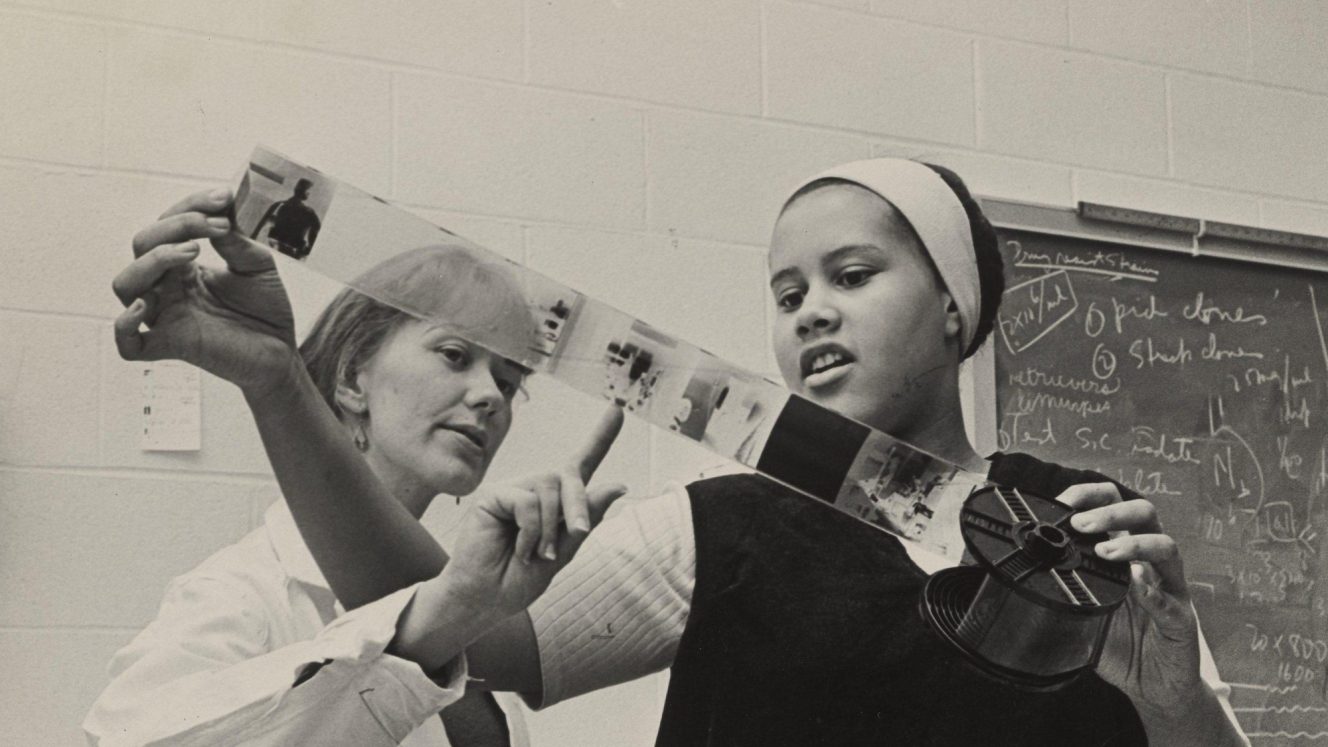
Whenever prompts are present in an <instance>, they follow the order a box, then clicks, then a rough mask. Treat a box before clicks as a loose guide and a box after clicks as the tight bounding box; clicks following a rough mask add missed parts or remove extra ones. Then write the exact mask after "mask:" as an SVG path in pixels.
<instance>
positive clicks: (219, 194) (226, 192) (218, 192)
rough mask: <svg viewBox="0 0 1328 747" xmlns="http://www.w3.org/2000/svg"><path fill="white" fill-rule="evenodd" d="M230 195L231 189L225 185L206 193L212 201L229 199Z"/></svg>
mask: <svg viewBox="0 0 1328 747" xmlns="http://www.w3.org/2000/svg"><path fill="white" fill-rule="evenodd" d="M230 196H231V191H230V189H229V188H227V187H222V188H220V189H214V190H212V191H211V192H209V193H208V199H209V200H212V201H213V202H225V201H226V200H228V199H230Z"/></svg>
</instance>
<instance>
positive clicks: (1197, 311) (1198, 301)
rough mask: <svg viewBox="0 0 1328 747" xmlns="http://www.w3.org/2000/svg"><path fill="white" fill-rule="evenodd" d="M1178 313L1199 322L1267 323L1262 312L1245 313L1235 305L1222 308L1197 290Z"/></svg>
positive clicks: (1259, 324) (1260, 324) (1261, 324)
mask: <svg viewBox="0 0 1328 747" xmlns="http://www.w3.org/2000/svg"><path fill="white" fill-rule="evenodd" d="M1180 315H1181V316H1182V317H1184V318H1185V319H1189V320H1191V321H1197V322H1199V323H1200V324H1212V323H1213V322H1215V321H1216V322H1227V323H1230V324H1256V325H1258V326H1261V327H1262V326H1263V325H1265V324H1267V323H1268V319H1267V317H1265V316H1264V315H1263V314H1249V315H1246V314H1245V309H1244V308H1242V307H1240V306H1237V307H1236V309H1235V310H1234V311H1231V310H1228V309H1224V308H1222V307H1220V306H1218V305H1217V304H1216V303H1213V302H1210V301H1207V300H1205V299H1204V292H1203V291H1199V292H1198V293H1197V294H1195V297H1194V303H1192V304H1188V303H1187V304H1185V306H1184V307H1183V308H1181V310H1180Z"/></svg>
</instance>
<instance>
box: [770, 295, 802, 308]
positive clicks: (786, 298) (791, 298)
mask: <svg viewBox="0 0 1328 747" xmlns="http://www.w3.org/2000/svg"><path fill="white" fill-rule="evenodd" d="M801 303H802V291H798V290H789V291H784V292H783V293H780V294H778V295H776V296H775V305H776V306H778V307H779V308H781V309H784V310H785V311H792V310H793V309H796V308H798V305H799V304H801Z"/></svg>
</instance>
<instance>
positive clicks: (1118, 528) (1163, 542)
mask: <svg viewBox="0 0 1328 747" xmlns="http://www.w3.org/2000/svg"><path fill="white" fill-rule="evenodd" d="M1057 500H1059V501H1061V502H1063V503H1066V504H1068V505H1070V506H1072V507H1074V508H1075V509H1077V510H1078V513H1076V514H1075V515H1074V516H1073V517H1072V518H1071V519H1070V526H1072V527H1074V528H1075V529H1077V530H1079V531H1081V532H1094V533H1096V532H1105V533H1109V534H1110V536H1111V538H1110V539H1108V540H1106V541H1104V542H1101V543H1099V544H1098V545H1097V548H1096V549H1097V554H1098V556H1100V557H1102V558H1106V559H1107V560H1115V561H1129V562H1130V572H1131V583H1130V590H1129V593H1128V594H1127V596H1126V599H1125V603H1124V604H1123V605H1122V606H1121V608H1120V609H1118V610H1117V611H1116V613H1115V616H1114V617H1113V618H1112V620H1111V629H1110V631H1109V633H1108V637H1107V641H1106V645H1105V646H1104V648H1103V650H1102V658H1101V659H1100V660H1099V662H1098V665H1097V671H1098V674H1099V675H1101V676H1102V678H1103V679H1104V680H1106V681H1107V682H1109V683H1111V684H1112V685H1115V686H1116V687H1118V688H1120V690H1121V691H1122V692H1124V693H1125V694H1126V695H1128V696H1129V697H1130V700H1132V701H1133V702H1134V703H1135V707H1136V708H1139V709H1141V710H1144V709H1147V710H1150V711H1153V712H1155V713H1167V712H1170V713H1174V714H1175V715H1177V716H1180V715H1182V714H1180V713H1179V712H1178V709H1183V707H1184V706H1185V704H1186V703H1187V702H1190V701H1192V700H1193V698H1194V697H1195V694H1196V693H1201V692H1203V690H1204V684H1203V681H1202V678H1201V677H1200V675H1199V632H1198V630H1199V628H1198V622H1197V621H1196V619H1195V616H1194V608H1193V606H1192V605H1191V603H1190V593H1189V587H1188V586H1187V585H1186V583H1185V569H1184V567H1183V565H1182V563H1181V557H1180V551H1179V549H1178V548H1177V546H1176V541H1175V540H1174V539H1172V538H1171V537H1170V536H1169V535H1167V534H1166V533H1165V532H1164V531H1163V529H1162V524H1161V522H1160V521H1158V518H1157V509H1156V508H1155V507H1154V506H1153V504H1152V503H1150V502H1149V501H1146V500H1143V499H1135V500H1129V501H1123V500H1122V499H1121V495H1120V491H1119V490H1118V489H1117V488H1116V486H1115V485H1113V484H1111V483H1095V484H1088V485H1076V486H1074V487H1071V488H1070V489H1069V490H1066V491H1065V492H1064V493H1061V495H1060V496H1058V497H1057Z"/></svg>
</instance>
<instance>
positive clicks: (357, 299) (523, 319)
mask: <svg viewBox="0 0 1328 747" xmlns="http://www.w3.org/2000/svg"><path fill="white" fill-rule="evenodd" d="M351 284H352V285H353V286H355V287H356V288H361V289H363V290H364V291H366V292H367V293H372V294H374V295H375V296H378V297H379V298H384V299H391V300H393V301H394V302H397V303H399V304H401V305H403V306H406V307H407V308H409V309H410V312H406V311H400V310H398V309H396V308H394V307H392V306H389V305H387V304H385V303H382V302H380V301H377V300H375V299H374V298H371V297H370V296H368V295H365V294H364V293H360V292H358V291H356V290H354V289H352V288H344V289H342V291H341V292H340V293H338V294H337V295H336V297H335V298H333V299H332V302H331V303H329V304H328V305H327V308H325V309H323V312H322V313H321V314H319V315H318V319H317V320H315V321H314V324H313V327H312V328H310V330H309V334H308V336H306V337H305V339H304V342H302V343H300V357H301V358H302V359H303V360H304V365H305V368H307V369H308V370H309V375H310V377H311V378H313V380H314V385H315V386H317V387H318V393H319V394H321V395H322V396H323V400H324V401H325V402H327V404H328V406H329V407H331V408H332V412H334V413H336V415H337V417H338V418H340V417H342V416H343V415H344V412H343V410H342V408H341V405H340V404H339V403H338V402H337V386H338V385H340V384H343V383H352V382H354V381H355V377H356V376H357V375H359V372H360V370H361V369H362V368H363V366H364V365H365V364H366V363H367V362H368V361H369V359H371V358H373V356H374V354H375V353H377V352H378V350H379V349H380V348H381V347H382V345H383V341H384V340H386V339H387V337H388V335H389V334H390V333H391V332H392V331H393V330H395V329H396V328H397V327H398V326H399V325H401V324H402V323H403V322H406V321H409V320H411V319H418V318H423V319H430V318H437V319H446V320H456V321H458V323H459V324H460V325H464V326H466V327H467V328H468V329H469V330H470V331H471V332H473V333H475V335H476V336H477V337H481V338H482V337H483V336H484V335H486V334H495V333H497V334H502V333H503V332H504V331H508V330H512V329H514V328H515V329H516V330H518V334H529V335H532V336H533V335H534V330H535V322H534V319H533V318H532V317H531V315H530V311H529V309H528V308H527V306H526V304H525V298H524V297H523V296H522V295H521V293H520V291H519V290H518V288H517V286H516V285H515V283H514V281H513V280H512V279H511V278H510V277H508V276H507V275H506V274H505V273H504V272H502V270H500V269H499V268H498V267H497V266H496V265H492V264H490V263H486V262H484V261H483V260H481V259H479V258H478V257H476V256H475V255H474V254H472V253H471V252H470V251H468V250H466V249H465V248H463V247H459V246H428V247H421V248H418V249H412V250H410V251H406V252H402V253H400V254H397V255H395V256H393V257H391V258H389V259H387V260H385V261H383V262H381V263H379V264H378V265H376V266H374V267H373V268H371V269H369V270H368V271H367V272H365V273H364V274H363V275H360V276H359V277H358V278H356V279H355V280H354V281H352V282H351ZM479 341H482V340H479Z"/></svg>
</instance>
